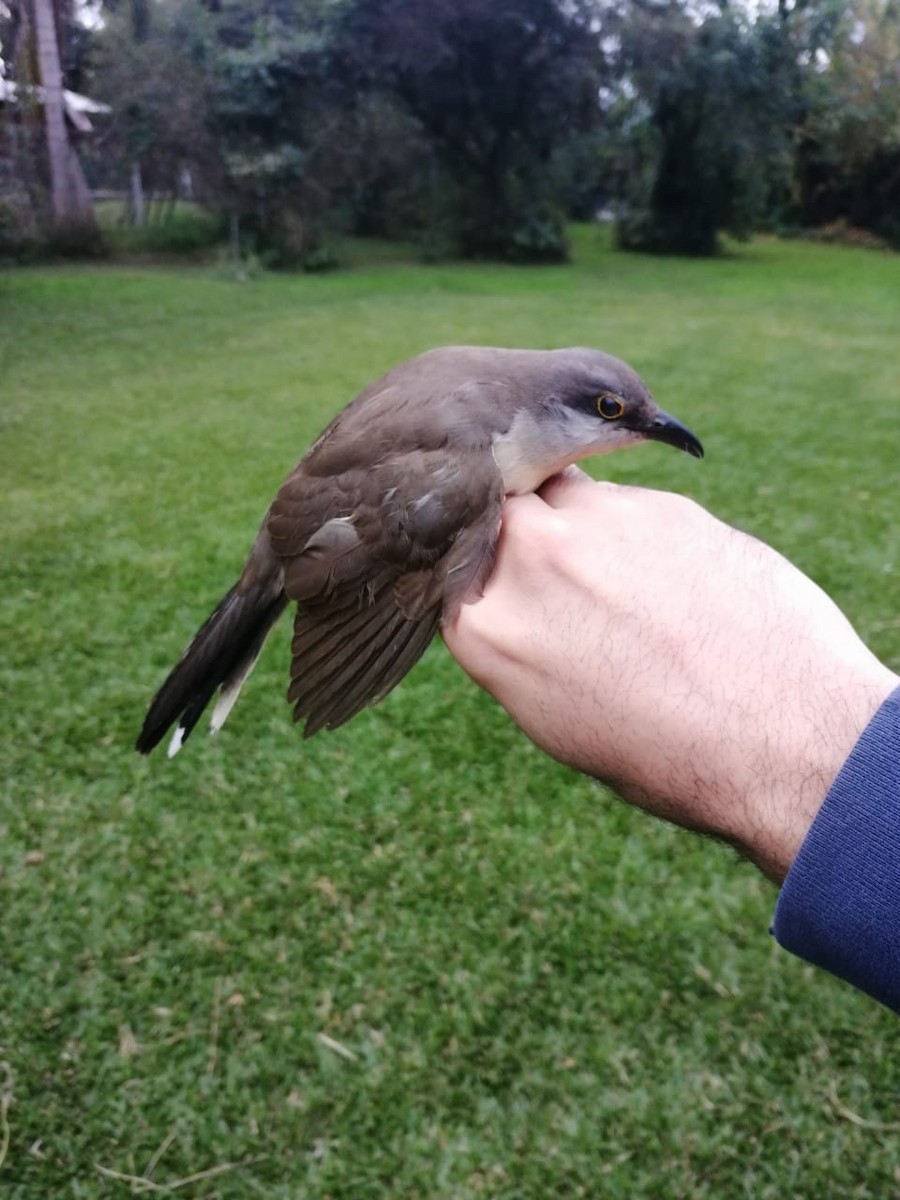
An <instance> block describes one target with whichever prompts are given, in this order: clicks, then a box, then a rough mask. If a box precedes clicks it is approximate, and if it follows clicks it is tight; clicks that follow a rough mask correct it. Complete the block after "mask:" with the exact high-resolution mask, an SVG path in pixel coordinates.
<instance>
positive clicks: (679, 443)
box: [643, 412, 703, 458]
mask: <svg viewBox="0 0 900 1200" xmlns="http://www.w3.org/2000/svg"><path fill="white" fill-rule="evenodd" d="M643 434H644V437H646V438H650V439H651V440H652V441H654V442H666V444H667V445H669V446H675V447H677V449H679V450H684V451H685V452H686V453H687V454H693V456H694V458H702V457H703V446H702V445H701V444H700V439H699V438H697V437H695V435H694V434H693V433H691V431H690V430H689V429H688V427H687V426H686V425H682V424H681V422H680V421H676V420H675V418H674V417H670V416H669V414H668V413H666V412H659V413H657V414H656V416H655V417H654V419H653V421H652V422H651V424H650V425H649V426H645V428H644V430H643Z"/></svg>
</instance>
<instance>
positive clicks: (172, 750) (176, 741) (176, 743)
mask: <svg viewBox="0 0 900 1200" xmlns="http://www.w3.org/2000/svg"><path fill="white" fill-rule="evenodd" d="M183 744H184V726H183V725H179V726H178V728H177V729H176V730H175V732H174V733H173V734H172V738H171V741H170V742H169V748H168V750H167V751H166V754H167V756H168V757H169V758H174V757H175V755H176V754H177V753H178V751H179V750H180V749H181V747H182V745H183Z"/></svg>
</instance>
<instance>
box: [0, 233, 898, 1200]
mask: <svg viewBox="0 0 900 1200" xmlns="http://www.w3.org/2000/svg"><path fill="white" fill-rule="evenodd" d="M898 331H900V256H895V257H890V256H886V255H881V254H878V253H875V252H870V251H859V250H850V249H842V248H834V247H824V246H813V245H809V244H803V243H800V242H791V243H777V242H774V241H759V242H756V243H753V244H752V245H749V246H745V247H739V248H737V249H736V250H735V252H734V253H733V254H732V255H731V256H730V257H728V258H725V259H722V260H720V261H715V262H691V261H684V260H678V259H673V260H668V261H660V260H654V259H651V258H643V257H636V256H625V255H620V254H616V253H614V252H613V251H611V250H610V249H609V248H608V247H607V246H606V245H605V243H604V242H603V241H602V239H600V238H598V235H597V234H596V232H595V231H593V230H588V229H582V230H578V231H576V258H575V262H574V264H573V265H571V266H568V267H558V268H556V267H554V268H541V269H531V268H500V267H488V266H432V267H427V266H423V265H418V264H415V263H411V262H402V261H400V262H390V261H387V260H386V258H385V257H384V256H374V257H372V258H370V259H369V260H368V261H365V262H359V263H358V264H357V266H356V267H355V268H353V269H349V270H346V271H343V272H340V273H336V274H332V275H329V276H322V277H280V276H272V275H269V276H265V275H264V276H260V277H259V278H257V279H255V280H253V281H252V282H248V283H244V284H240V283H236V282H234V281H232V280H229V279H227V278H225V277H224V276H223V275H221V274H219V273H217V272H216V271H215V270H214V269H212V268H210V269H205V268H193V269H190V270H187V269H186V270H175V269H162V268H154V267H151V266H148V267H143V268H140V269H137V268H127V269H126V268H115V267H105V268H100V269H91V268H79V267H72V268H70V269H49V268H48V269H32V270H22V271H12V272H7V273H6V274H5V275H3V276H0V422H2V431H3V433H2V440H0V455H2V463H3V477H4V480H5V486H4V491H3V508H4V513H3V520H2V526H0V538H2V545H3V549H2V556H3V557H2V561H3V574H4V586H3V590H2V595H0V622H2V629H3V656H2V661H0V680H2V693H3V713H4V721H3V732H2V743H0V753H2V758H3V768H4V769H3V780H4V783H3V793H2V801H0V896H2V934H0V937H2V941H0V1158H2V1159H3V1162H2V1166H0V1193H2V1195H3V1197H4V1200H19V1198H21V1197H28V1198H29V1200H30V1198H32V1197H34V1198H37V1197H40V1198H44V1197H55V1196H60V1197H62V1196H65V1197H106V1196H110V1197H117V1196H123V1197H124V1196H128V1195H132V1194H133V1195H144V1194H160V1195H170V1194H173V1195H174V1194H177V1195H183V1196H188V1197H222V1198H225V1197H229V1198H232V1197H241V1198H243V1197H252V1196H264V1197H267V1198H270V1200H281V1198H284V1200H287V1198H290V1200H301V1198H305V1197H318V1198H322V1200H324V1198H325V1197H330V1198H331V1200H374V1198H376V1197H407V1198H410V1200H412V1198H419V1197H426V1198H435V1200H450V1198H466V1197H503V1198H504V1200H525V1198H528V1200H543V1198H545V1197H551V1196H559V1197H578V1196H580V1197H623V1198H627V1200H634V1198H637V1197H647V1198H652V1200H656V1198H659V1197H664V1198H668V1197H686V1198H691V1200H694V1198H700V1197H709V1198H715V1200H721V1198H726V1200H730V1198H731V1197H753V1198H754V1200H762V1198H765V1197H773V1198H778V1200H784V1198H788V1197H793V1198H798V1197H802V1198H807V1197H808V1198H816V1200H819V1198H822V1197H840V1198H844V1197H872V1198H879V1200H880V1198H883V1197H887V1196H898V1195H900V1026H898V1023H897V1020H896V1018H895V1017H894V1016H892V1015H891V1014H889V1013H888V1012H887V1011H885V1010H883V1009H881V1008H879V1006H877V1005H876V1004H875V1003H874V1002H873V1001H870V1000H868V999H866V998H865V997H863V996H861V995H858V994H856V993H854V992H853V991H852V990H851V989H850V988H848V987H846V986H844V985H842V984H840V983H838V982H837V981H835V980H832V979H830V978H829V977H826V976H824V975H822V974H820V973H817V972H815V971H814V970H813V969H812V968H810V967H807V966H805V965H804V964H803V963H801V962H800V961H799V960H796V959H793V958H791V957H790V956H789V955H787V954H786V953H784V952H783V951H781V950H780V949H779V948H778V947H777V946H776V945H775V944H774V943H773V941H772V939H771V938H770V936H769V934H768V926H769V922H770V919H771V914H772V909H773V905H774V900H775V892H774V890H773V889H772V888H771V887H770V886H769V885H768V884H767V883H766V882H765V881H763V880H762V879H761V878H760V877H759V876H758V875H757V874H756V872H755V871H754V870H753V869H752V868H751V867H750V866H748V865H747V864H745V863H742V862H739V861H737V860H736V858H735V856H734V854H733V852H731V851H729V850H727V849H725V848H723V847H721V846H718V845H715V844H712V843H710V842H705V841H702V840H700V839H697V838H694V837H692V836H689V835H687V834H684V833H681V832H679V831H676V830H672V829H669V828H667V827H665V826H663V825H661V824H659V823H657V822H654V821H653V820H651V819H650V818H648V817H646V816H644V815H642V814H638V813H632V812H631V811H627V810H625V809H624V807H623V806H621V805H620V804H619V803H618V802H617V801H616V800H615V798H614V797H612V796H611V795H610V794H608V793H607V792H606V791H604V790H603V789H601V788H599V787H598V786H596V785H594V784H592V783H590V782H588V781H586V780H583V779H580V778H578V777H576V776H574V775H573V774H572V773H570V772H568V771H566V770H565V769H563V768H562V767H560V766H558V765H557V764H555V763H553V762H550V761H548V760H547V759H545V758H544V757H543V756H542V755H541V754H540V753H539V752H538V751H537V750H536V749H535V748H534V747H533V746H531V744H530V743H528V742H527V741H526V739H525V738H524V737H522V736H521V735H520V734H519V733H518V732H517V731H516V730H515V728H514V727H513V726H512V725H511V724H510V722H509V721H508V720H507V719H506V717H505V716H504V714H503V713H502V712H500V711H499V710H498V709H497V708H496V707H495V706H494V705H493V704H492V703H491V701H489V700H488V699H487V698H486V697H485V696H483V695H481V694H480V693H479V692H478V691H477V690H476V689H475V687H474V686H473V685H471V684H470V683H469V682H468V681H467V680H466V678H465V677H464V676H463V675H462V673H461V672H460V671H459V669H458V668H457V667H456V666H455V664H454V663H453V662H452V660H451V659H450V657H449V656H448V655H447V653H446V652H445V650H444V649H443V647H442V646H441V645H435V646H434V647H432V648H431V649H430V650H429V652H428V654H427V655H426V657H425V659H424V660H423V662H422V663H421V664H420V665H419V666H418V667H417V668H416V670H415V671H414V672H413V673H412V675H411V676H410V678H409V679H407V680H406V681H405V682H404V683H403V685H402V686H401V687H400V688H399V689H398V690H397V691H396V692H394V693H393V694H392V695H391V696H390V697H389V698H388V699H387V700H386V701H385V702H384V703H383V704H382V705H380V706H379V707H377V708H375V709H373V710H371V711H370V712H367V713H364V714H362V715H361V716H360V717H358V718H357V719H356V720H354V721H353V722H352V723H351V724H350V725H348V726H347V727H346V728H344V729H341V730H340V731H338V732H337V733H335V734H332V735H322V736H320V737H318V738H315V739H313V740H312V741H310V742H308V743H304V742H303V741H302V739H301V738H300V736H299V732H298V730H297V729H295V728H294V727H293V726H292V725H291V722H290V711H289V709H288V707H287V705H286V704H285V702H284V690H285V685H286V678H287V661H288V644H289V628H288V622H287V621H284V622H283V623H282V627H281V628H280V629H279V630H278V631H277V634H276V636H275V637H274V638H273V639H272V642H271V644H270V645H269V646H268V647H267V649H266V652H265V653H264V655H263V658H262V659H261V661H260V664H259V666H258V667H257V670H256V672H255V674H254V675H253V677H252V679H251V681H250V682H249V683H248V685H247V687H246V688H245V691H244V694H243V695H242V698H241V701H240V703H239V705H238V706H237V708H236V709H235V712H234V713H233V714H232V716H231V718H230V720H229V723H228V725H227V726H226V727H225V729H224V730H223V732H222V733H221V734H220V735H219V736H218V737H217V738H216V739H214V740H210V739H208V738H205V737H203V736H202V735H201V734H199V733H198V734H197V735H196V736H195V739H194V740H193V741H192V742H191V743H190V744H189V746H188V747H187V748H186V750H185V751H184V752H183V753H182V754H180V755H179V756H178V757H177V758H176V759H174V760H172V761H167V760H166V758H165V757H164V756H154V757H153V758H151V759H149V760H143V759H140V758H139V757H138V756H137V755H135V754H134V752H133V749H132V745H133V741H134V737H135V735H136V733H137V730H138V727H139V725H140V721H141V718H142V715H143V710H144V707H145V705H146V702H147V701H148V699H149V697H150V696H151V694H152V692H153V691H154V689H155V687H156V686H157V685H158V684H159V682H160V681H161V678H162V676H163V674H164V673H165V671H166V670H167V668H168V667H169V666H170V665H171V664H172V662H173V661H174V660H175V658H176V657H177V655H178V653H179V652H180V650H181V649H182V647H183V645H184V644H185V642H186V641H187V639H188V638H189V636H190V635H191V634H192V633H193V631H194V629H195V628H196V626H197V625H198V623H199V622H200V620H201V619H202V618H203V617H204V616H205V615H206V613H207V611H208V610H209V608H210V607H211V606H212V604H213V603H214V602H215V601H216V600H217V599H218V597H219V595H220V594H221V593H222V592H223V591H224V590H225V589H226V588H227V586H228V585H229V584H230V583H231V582H232V580H233V578H234V576H235V574H236V572H237V570H238V568H239V566H240V564H241V561H242V559H243V555H244V552H245V550H246V548H247V547H248V546H249V544H250V542H251V540H252V538H253V536H254V534H255V530H256V527H257V524H258V521H259V519H260V517H261V515H262V513H263V511H264V509H265V506H266V504H267V503H268V500H269V498H270V496H271V494H272V492H273V491H274V489H275V488H276V486H277V485H278V484H279V482H280V481H281V479H282V478H283V476H284V475H285V474H286V473H287V471H288V470H289V469H290V467H291V466H292V465H293V463H294V461H295V460H296V458H298V457H299V455H300V453H301V452H302V451H303V449H304V448H305V446H306V445H307V444H308V443H309V441H310V440H311V439H312V438H313V436H314V435H315V434H316V433H317V432H318V430H319V429H320V428H321V426H322V425H323V424H324V423H325V421H326V420H327V419H328V418H329V417H330V415H331V414H332V413H334V412H335V411H336V410H337V409H338V408H339V407H340V406H341V405H342V404H343V403H344V402H345V401H346V400H347V399H349V398H350V397H351V396H352V395H353V394H354V393H355V392H356V391H357V390H358V389H359V388H360V387H361V386H362V385H363V384H364V383H366V382H368V381H369V380H370V379H371V378H373V377H374V376H375V375H377V374H379V373H380V372H381V371H382V370H384V369H385V368H386V367H388V366H390V365H391V364H393V363H394V362H396V361H398V360H399V359H401V358H404V357H406V356H407V355H410V354H412V353H415V352H416V351H419V350H422V349H424V348H426V347H429V346H433V345H437V344H441V343H450V342H465V341H473V342H484V343H493V344H499V345H521V346H562V345H570V344H578V343H582V344H591V345H597V346H601V347H603V348H605V349H608V350H610V351H612V352H614V353H616V354H619V355H621V356H622V357H625V358H627V359H629V360H630V361H631V362H632V363H633V364H634V365H635V366H636V367H637V369H638V370H639V371H640V372H641V374H642V375H643V376H644V377H645V378H646V379H647V381H648V382H649V383H650V386H651V388H652V389H653V391H654V393H655V395H656V397H657V399H658V400H659V401H660V403H661V404H662V405H663V406H664V407H665V408H667V409H669V410H670V411H672V412H674V413H676V414H677V415H678V416H679V417H681V418H682V419H683V420H684V421H686V422H687V423H689V424H690V425H691V426H692V428H694V429H695V430H696V431H697V433H698V434H699V435H700V436H701V437H702V438H703V441H704V443H705V445H706V450H707V457H706V459H705V460H704V462H702V463H698V462H696V461H694V460H692V459H689V458H688V457H687V456H686V455H680V454H676V453H674V452H672V451H671V450H668V449H667V448H665V447H661V446H648V447H644V448H641V449H639V450H633V451H629V452H627V453H625V454H622V455H620V456H617V457H614V458H610V459H604V460H602V461H601V463H600V464H599V467H600V469H602V471H603V473H604V474H606V475H608V476H610V477H613V478H616V479H619V480H627V481H630V482H641V483H645V484H647V485H650V486H659V487H665V488H673V489H677V490H680V491H685V492H688V493H690V494H691V495H693V496H694V497H696V498H697V499H698V500H700V501H701V502H703V503H705V504H708V505H710V506H711V507H713V508H714V509H715V510H716V511H717V512H718V513H719V514H720V515H722V516H724V517H725V518H727V519H729V520H731V521H732V522H735V523H737V524H738V525H740V526H742V527H743V528H746V529H749V530H752V531H753V532H755V533H757V534H758V535H760V536H761V537H763V538H765V539H767V540H769V541H770V542H772V543H774V544H775V545H776V546H777V547H778V548H779V549H781V550H783V551H784V552H785V553H787V554H788V555H789V556H790V557H791V558H793V559H794V560H795V561H796V562H798V564H799V565H800V566H801V567H802V568H803V569H805V570H806V571H807V572H809V573H810V574H812V575H813V576H814V577H815V578H816V579H817V580H818V581H819V582H820V583H821V584H822V585H823V586H824V587H825V588H826V589H827V590H828V591H830V592H831V593H832V594H833V595H834V596H835V598H836V599H837V601H838V602H839V603H840V604H841V605H842V607H843V608H844V609H845V611H846V612H847V613H848V614H849V616H850V617H851V619H852V620H853V621H854V623H855V624H856V625H857V627H858V628H859V629H860V631H861V633H862V635H863V636H864V638H865V639H866V640H867V641H868V642H869V644H870V645H871V646H872V647H873V649H874V650H875V651H876V652H877V653H878V654H879V655H880V656H881V657H882V658H883V659H884V660H885V661H887V662H888V663H890V664H891V665H892V666H894V667H895V668H900V619H898V611H900V609H898V601H897V597H898V575H900V535H898V495H900V490H898V489H900V452H898V443H900V396H898V379H900V332H898ZM714 569H715V564H714V563H705V562H699V563H698V564H697V570H698V571H709V570H714ZM142 1180H149V1181H150V1182H149V1183H147V1182H141V1181H142Z"/></svg>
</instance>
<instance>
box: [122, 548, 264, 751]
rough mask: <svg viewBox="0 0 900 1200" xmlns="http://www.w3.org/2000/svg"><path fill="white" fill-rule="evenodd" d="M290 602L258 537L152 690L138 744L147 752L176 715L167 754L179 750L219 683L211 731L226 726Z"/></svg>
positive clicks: (158, 740)
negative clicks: (229, 584)
mask: <svg viewBox="0 0 900 1200" xmlns="http://www.w3.org/2000/svg"><path fill="white" fill-rule="evenodd" d="M286 604H287V597H286V596H285V594H284V589H283V587H282V579H281V571H280V568H279V567H278V565H277V563H276V561H275V559H274V555H272V553H271V550H269V548H268V545H261V539H260V540H258V541H257V544H256V546H255V547H254V549H253V552H252V553H251V555H250V558H249V559H248V560H247V565H246V567H245V568H244V571H243V574H242V575H241V578H240V580H239V581H238V582H237V583H236V584H235V586H234V587H233V588H232V589H231V591H229V592H228V593H227V594H226V595H225V596H223V597H222V599H221V600H220V601H219V603H218V605H217V606H216V608H215V609H214V611H213V612H212V613H211V614H210V616H209V617H208V618H207V619H206V621H205V622H204V624H203V625H202V626H201V628H200V629H199V630H198V632H197V633H196V634H195V635H194V638H193V640H192V642H191V643H190V645H189V646H188V648H187V649H186V650H185V652H184V654H182V656H181V659H180V661H179V662H178V664H177V666H176V667H175V668H174V669H173V670H172V671H171V673H170V674H169V677H168V679H166V681H165V683H164V684H163V685H162V687H161V688H160V689H159V691H158V692H157V693H156V695H155V696H154V698H153V702H152V703H151V705H150V708H149V709H148V711H147V716H146V717H145V718H144V724H143V727H142V729H141V732H140V736H139V737H138V740H137V744H136V748H137V749H138V750H139V751H140V753H141V754H149V753H150V751H151V750H152V749H153V748H154V746H156V745H157V744H158V743H159V742H160V741H161V740H162V739H163V737H164V736H165V734H166V733H167V731H168V729H169V727H170V726H171V725H172V724H174V723H175V722H176V721H177V726H176V729H175V732H174V734H173V735H172V739H171V741H170V742H169V758H171V757H172V756H173V755H175V754H177V753H178V751H179V750H180V749H181V747H182V745H183V744H184V742H185V741H186V740H187V738H188V737H189V736H190V733H191V730H192V729H193V728H194V726H195V725H196V724H197V722H198V721H199V720H200V717H201V715H202V713H203V710H204V709H205V708H206V706H207V704H209V702H210V700H211V699H212V697H213V694H214V692H215V691H216V690H217V689H218V691H219V697H218V700H217V701H216V706H215V708H214V709H213V714H212V721H211V725H210V732H211V733H215V732H216V731H217V730H218V729H220V728H221V727H222V724H223V722H224V721H225V718H226V717H227V716H228V714H229V713H230V712H231V709H232V708H233V706H234V702H235V701H236V700H237V698H238V693H239V692H240V690H241V687H242V686H243V684H244V680H245V679H246V678H247V676H248V675H249V674H250V672H251V671H252V670H253V668H254V666H255V665H256V660H257V658H258V657H259V653H260V651H261V650H262V647H263V642H265V640H266V637H267V636H268V633H269V631H270V629H271V628H272V626H273V625H274V624H275V622H276V621H277V620H278V618H279V617H280V616H281V613H282V612H283V611H284V607H285V605H286Z"/></svg>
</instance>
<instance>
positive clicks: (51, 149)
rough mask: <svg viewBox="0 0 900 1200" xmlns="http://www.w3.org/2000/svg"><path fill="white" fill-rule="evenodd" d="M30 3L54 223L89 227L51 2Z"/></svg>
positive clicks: (88, 197)
mask: <svg viewBox="0 0 900 1200" xmlns="http://www.w3.org/2000/svg"><path fill="white" fill-rule="evenodd" d="M32 4H33V10H34V31H35V42H36V45H37V60H38V71H39V72H40V77H41V85H42V88H43V93H44V94H43V100H44V128H45V130H46V137H47V158H48V162H49V165H50V194H51V199H52V202H53V218H54V220H55V221H56V222H57V224H65V223H67V222H79V221H81V222H88V223H90V224H93V221H94V210H93V204H92V202H91V195H90V192H89V191H88V188H87V184H86V183H85V180H84V174H83V172H82V170H81V163H80V162H79V160H78V155H77V152H76V150H75V147H74V146H73V145H72V143H71V141H70V138H69V130H68V128H67V126H66V111H65V103H64V100H63V79H62V67H61V66H60V61H59V43H58V41H57V36H56V22H55V20H54V16H53V0H32Z"/></svg>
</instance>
